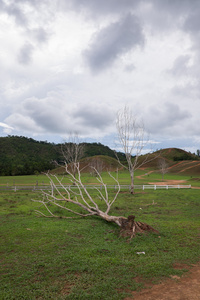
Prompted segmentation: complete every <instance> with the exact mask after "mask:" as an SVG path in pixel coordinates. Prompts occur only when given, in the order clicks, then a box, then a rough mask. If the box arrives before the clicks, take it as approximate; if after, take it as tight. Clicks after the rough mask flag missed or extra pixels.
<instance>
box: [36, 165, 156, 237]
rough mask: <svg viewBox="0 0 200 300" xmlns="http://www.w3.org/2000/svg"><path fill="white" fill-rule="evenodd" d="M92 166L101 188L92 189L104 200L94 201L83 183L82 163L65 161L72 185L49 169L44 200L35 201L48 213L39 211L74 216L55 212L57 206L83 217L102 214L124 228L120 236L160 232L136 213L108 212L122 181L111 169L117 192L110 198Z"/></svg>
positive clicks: (54, 214)
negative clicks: (65, 182)
mask: <svg viewBox="0 0 200 300" xmlns="http://www.w3.org/2000/svg"><path fill="white" fill-rule="evenodd" d="M74 168H75V169H76V172H74ZM91 168H93V169H94V171H95V173H96V174H97V177H96V178H97V180H98V182H99V187H96V186H95V187H93V189H95V190H96V195H97V197H98V198H99V199H100V200H101V201H97V200H95V197H93V196H92V195H91V194H92V193H91V191H90V192H89V188H87V187H86V186H85V185H84V183H83V182H82V179H81V171H80V164H79V163H74V165H73V168H72V167H71V166H70V165H68V164H67V163H66V164H65V171H66V173H67V175H68V177H69V181H70V182H71V183H72V185H71V186H70V185H66V184H64V183H63V182H62V180H60V179H59V178H58V176H56V175H53V174H51V173H49V172H48V173H47V174H46V176H47V177H48V178H49V181H50V187H51V189H50V191H44V190H43V191H42V199H41V200H33V201H35V202H39V203H41V204H42V205H43V206H44V207H45V208H46V213H44V212H42V211H39V210H36V212H37V213H38V214H39V215H41V216H44V217H48V218H61V217H62V218H73V217H72V216H69V217H67V216H60V215H59V214H56V213H55V212H54V207H57V208H59V209H61V210H65V211H67V212H69V213H73V214H75V215H78V216H81V217H88V216H99V217H100V218H102V219H104V220H105V221H107V222H114V223H116V224H117V225H118V226H119V227H120V228H121V230H120V234H121V236H124V237H125V236H129V237H130V238H132V237H134V236H135V235H136V234H137V233H145V232H148V231H152V232H156V233H158V231H157V230H155V229H154V228H153V227H151V226H150V225H148V224H145V223H142V222H137V221H135V216H133V215H130V216H129V217H128V218H126V217H123V216H112V215H109V212H110V209H111V206H112V205H113V203H114V202H115V201H116V200H117V197H118V195H119V192H120V184H119V181H118V180H117V179H116V178H115V177H114V176H113V175H112V174H111V173H110V172H108V174H109V176H110V177H111V178H112V179H113V180H114V182H115V186H116V191H115V195H114V196H113V198H111V199H110V197H109V192H108V188H107V185H106V183H105V182H104V181H103V178H102V176H101V174H100V173H99V172H98V170H97V169H95V168H94V167H92V166H91ZM72 170H73V171H72ZM74 174H77V175H74ZM97 202H99V203H100V204H98V203H97ZM102 202H103V203H102ZM102 204H104V205H102ZM100 206H104V209H102V208H100Z"/></svg>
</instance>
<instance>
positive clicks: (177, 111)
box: [145, 102, 191, 136]
mask: <svg viewBox="0 0 200 300" xmlns="http://www.w3.org/2000/svg"><path fill="white" fill-rule="evenodd" d="M190 118H191V114H190V112H188V111H187V110H186V109H181V108H180V106H179V105H178V104H174V103H171V102H165V103H164V104H163V105H162V106H161V105H157V106H150V107H148V109H147V111H146V113H145V123H146V125H147V128H148V130H149V131H150V132H151V133H152V134H163V135H165V134H171V135H172V136H173V135H176V134H177V133H179V130H180V129H181V128H182V127H183V125H185V122H186V121H187V120H188V119H190Z"/></svg>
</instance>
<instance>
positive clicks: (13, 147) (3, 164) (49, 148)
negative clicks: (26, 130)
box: [0, 136, 124, 176]
mask: <svg viewBox="0 0 200 300" xmlns="http://www.w3.org/2000/svg"><path fill="white" fill-rule="evenodd" d="M82 144H83V146H84V152H83V158H86V157H93V156H96V155H103V156H107V157H112V158H113V159H114V158H115V153H114V151H113V150H111V149H110V148H109V147H107V146H104V145H102V144H100V143H82ZM61 148H62V145H61V144H54V143H48V142H44V141H36V140H34V139H32V138H26V137H22V136H7V137H0V176H7V175H31V174H35V173H40V172H44V171H47V170H52V169H53V168H55V163H54V162H55V161H57V162H58V163H62V161H63V155H62V151H61ZM119 157H120V158H121V159H124V156H123V154H121V153H119Z"/></svg>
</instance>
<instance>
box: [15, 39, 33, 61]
mask: <svg viewBox="0 0 200 300" xmlns="http://www.w3.org/2000/svg"><path fill="white" fill-rule="evenodd" d="M33 50H34V47H33V45H32V44H30V43H28V42H27V43H26V44H24V46H23V47H22V48H21V49H20V51H19V54H18V62H19V63H20V64H22V65H28V64H29V63H30V62H31V59H32V54H33Z"/></svg>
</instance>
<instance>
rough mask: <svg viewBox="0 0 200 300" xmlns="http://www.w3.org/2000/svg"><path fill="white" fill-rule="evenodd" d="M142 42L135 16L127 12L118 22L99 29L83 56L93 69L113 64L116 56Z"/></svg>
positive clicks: (141, 34)
mask: <svg viewBox="0 0 200 300" xmlns="http://www.w3.org/2000/svg"><path fill="white" fill-rule="evenodd" d="M143 44H144V36H143V33H142V29H141V26H140V24H139V22H138V19H137V17H135V16H134V15H131V14H128V15H126V16H125V17H123V18H121V19H120V20H119V21H118V22H115V23H111V24H110V25H108V26H107V27H106V28H103V29H101V30H100V31H99V32H98V33H97V34H96V35H95V37H94V39H93V40H92V42H91V44H90V47H89V49H87V50H86V51H84V56H85V58H86V60H87V62H88V64H89V66H90V68H91V69H92V70H93V71H99V70H101V69H104V68H107V67H109V66H110V65H112V64H113V62H114V61H115V60H116V58H117V57H119V56H120V55H121V54H124V53H127V52H128V51H130V50H131V49H133V48H135V47H136V46H141V45H143Z"/></svg>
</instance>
